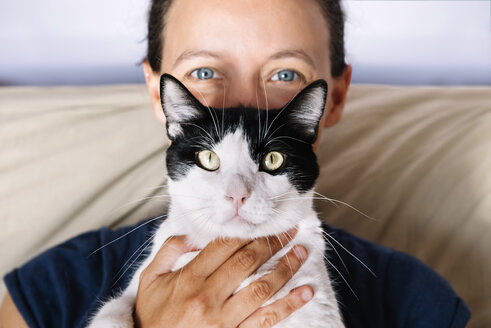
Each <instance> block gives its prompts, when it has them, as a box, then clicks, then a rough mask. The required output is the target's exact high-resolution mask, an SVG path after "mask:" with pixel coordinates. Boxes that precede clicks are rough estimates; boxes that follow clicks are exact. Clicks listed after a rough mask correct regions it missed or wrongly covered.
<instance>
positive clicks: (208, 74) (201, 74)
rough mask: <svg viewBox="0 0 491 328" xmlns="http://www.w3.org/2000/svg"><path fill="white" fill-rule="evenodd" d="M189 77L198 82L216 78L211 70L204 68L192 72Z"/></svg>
mask: <svg viewBox="0 0 491 328" xmlns="http://www.w3.org/2000/svg"><path fill="white" fill-rule="evenodd" d="M191 76H192V77H194V78H197V79H199V80H209V79H213V78H215V77H218V74H217V73H215V72H214V71H213V70H212V69H211V68H207V67H204V68H198V69H195V70H194V71H192V72H191Z"/></svg>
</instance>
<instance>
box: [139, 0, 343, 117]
mask: <svg viewBox="0 0 491 328" xmlns="http://www.w3.org/2000/svg"><path fill="white" fill-rule="evenodd" d="M164 40H165V41H164V49H163V54H162V58H163V61H162V68H161V72H159V73H156V72H152V71H151V69H150V66H149V65H148V63H145V67H144V68H145V73H146V80H147V84H148V86H149V90H150V94H151V97H152V105H153V107H154V111H155V114H156V115H157V117H159V118H160V119H161V120H165V118H164V117H163V112H162V109H161V107H160V106H161V105H160V98H159V78H160V75H161V74H163V73H169V74H172V75H173V76H175V77H176V78H178V79H179V80H180V81H182V82H183V83H184V85H186V86H187V88H188V89H189V90H190V91H191V92H192V93H193V94H194V95H195V96H196V97H197V98H198V99H200V101H201V102H202V103H203V104H205V105H210V106H213V107H218V108H222V107H233V106H238V105H244V106H249V107H256V106H259V107H260V108H280V107H282V106H283V105H285V104H286V103H287V102H288V101H289V100H290V99H291V98H292V97H293V96H295V95H296V94H297V93H298V92H299V91H300V90H301V89H302V88H304V87H305V86H306V85H307V84H309V83H310V82H313V81H314V80H317V79H325V80H326V81H327V82H328V85H329V92H328V101H327V104H326V113H325V115H324V117H323V120H322V121H321V124H322V126H331V125H333V124H335V123H337V121H338V120H339V119H340V117H341V113H342V109H343V106H344V100H345V96H346V91H347V89H348V86H349V81H350V77H351V67H348V68H347V69H346V72H345V73H344V75H343V76H341V77H340V78H337V79H333V77H332V76H331V69H330V68H331V63H330V52H329V42H330V36H329V32H328V27H327V22H326V20H325V18H324V16H323V14H322V11H321V9H320V7H319V6H318V4H317V3H316V1H315V0H234V1H230V0H207V1H196V0H174V1H173V4H172V6H171V8H170V9H169V11H168V14H167V17H166V28H165V31H164Z"/></svg>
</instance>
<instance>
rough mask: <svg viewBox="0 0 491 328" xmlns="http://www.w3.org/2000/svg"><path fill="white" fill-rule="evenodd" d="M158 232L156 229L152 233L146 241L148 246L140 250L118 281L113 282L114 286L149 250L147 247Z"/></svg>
mask: <svg viewBox="0 0 491 328" xmlns="http://www.w3.org/2000/svg"><path fill="white" fill-rule="evenodd" d="M156 233H157V230H156V231H155V233H154V234H153V235H152V237H150V238H148V239H147V241H146V242H145V243H144V244H146V246H145V247H144V248H143V249H142V250H141V251H140V253H138V256H136V257H135V259H134V260H133V262H131V264H130V265H129V266H128V267H127V268H126V269H125V270H124V271H123V272H122V273H121V274H120V275H119V277H118V278H117V279H116V281H115V282H114V283H113V285H112V287H114V286H115V285H116V284H117V283H118V281H119V280H120V279H121V278H123V276H124V274H125V273H126V272H127V271H128V270H129V269H130V268H131V267H132V266H133V264H135V262H136V261H137V260H138V259H139V258H140V256H141V255H142V254H143V253H144V252H145V251H146V250H147V248H148V247H149V246H150V245H152V241H153V237H154V236H155V234H156Z"/></svg>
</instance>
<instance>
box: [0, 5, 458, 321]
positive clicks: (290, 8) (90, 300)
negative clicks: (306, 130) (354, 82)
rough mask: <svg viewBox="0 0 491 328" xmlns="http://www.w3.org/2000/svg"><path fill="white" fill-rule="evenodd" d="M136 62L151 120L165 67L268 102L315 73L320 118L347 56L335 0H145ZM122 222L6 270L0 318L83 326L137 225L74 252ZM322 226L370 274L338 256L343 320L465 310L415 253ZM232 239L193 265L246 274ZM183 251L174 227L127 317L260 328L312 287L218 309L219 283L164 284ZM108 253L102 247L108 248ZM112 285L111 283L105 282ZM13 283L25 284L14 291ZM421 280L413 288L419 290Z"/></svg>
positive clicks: (208, 90)
mask: <svg viewBox="0 0 491 328" xmlns="http://www.w3.org/2000/svg"><path fill="white" fill-rule="evenodd" d="M143 66H144V73H145V77H146V82H147V86H148V90H149V93H150V97H151V103H152V107H153V111H154V113H155V115H156V117H157V118H158V119H160V120H161V121H164V120H165V118H164V116H163V112H162V109H161V104H160V96H159V78H160V75H161V74H163V73H170V74H172V75H174V76H175V77H177V78H178V79H180V80H181V81H182V82H183V83H184V84H185V85H186V86H187V87H188V88H189V89H190V90H193V93H194V94H195V96H196V97H198V98H199V99H200V100H201V101H202V102H203V103H204V104H209V105H211V106H214V107H222V106H224V107H232V106H237V105H246V106H260V107H262V108H278V107H280V106H282V105H284V104H285V103H286V102H288V100H289V99H291V98H292V97H293V96H294V95H295V94H296V93H297V92H298V91H299V90H300V89H302V88H303V87H304V86H305V85H307V84H308V83H309V82H312V81H314V80H316V79H325V80H326V81H327V82H328V85H329V93H328V101H327V104H326V110H325V115H324V117H323V119H322V120H321V123H320V124H321V126H322V127H330V126H333V125H334V124H336V123H337V122H338V121H339V120H340V118H341V114H342V111H343V108H344V102H345V99H346V93H347V90H348V87H349V84H350V78H351V67H350V66H349V65H346V64H345V61H344V43H343V13H342V11H341V8H340V4H339V1H338V0H269V1H264V0H234V1H230V0H207V1H193V0H173V1H163V0H160V1H159V0H154V1H153V2H152V9H151V12H150V18H149V31H148V56H147V59H146V60H145V62H144V64H143ZM320 131H322V130H320ZM126 231H129V229H126V230H120V231H117V232H109V231H107V230H101V231H99V232H94V233H88V234H85V235H82V236H80V237H77V238H76V239H73V240H72V241H69V242H67V243H66V244H65V245H62V246H60V247H58V248H55V249H53V250H51V251H48V252H47V253H45V254H43V255H41V256H40V257H38V258H37V259H34V260H33V261H31V262H30V263H28V264H27V265H26V266H25V267H23V268H21V269H19V270H18V271H14V272H12V273H10V274H9V275H8V276H7V278H6V283H7V286H8V289H9V292H10V294H8V295H7V296H6V299H5V301H4V304H3V305H2V310H1V314H0V322H1V323H3V325H4V326H5V327H22V326H26V323H28V324H29V325H33V326H43V324H44V325H46V326H50V325H51V326H79V325H83V322H84V320H86V319H87V316H88V315H89V314H90V312H91V311H93V310H94V309H95V307H96V306H97V302H98V300H97V297H108V296H109V295H110V294H111V287H112V286H111V284H109V285H108V286H106V285H104V283H103V281H105V280H106V279H105V278H108V279H109V280H110V279H112V278H113V277H114V272H113V271H111V267H112V266H111V263H113V264H114V263H119V260H120V259H121V258H124V254H127V253H129V252H133V251H134V250H135V249H136V248H137V245H138V246H139V245H141V240H140V239H139V238H143V237H142V236H144V234H143V233H142V232H136V233H132V234H129V235H128V236H127V237H125V238H122V239H121V241H120V243H123V244H120V245H123V246H118V248H116V247H113V246H112V245H109V246H108V247H106V248H105V249H104V250H103V252H101V253H102V254H106V255H108V256H102V255H101V256H97V257H96V259H87V258H86V253H85V251H86V250H93V249H95V248H97V247H94V243H95V244H97V243H99V244H102V243H103V242H102V241H103V240H104V239H105V240H108V241H111V240H114V239H115V238H117V237H118V236H121V235H123V233H125V232H126ZM329 232H336V233H337V238H338V240H341V241H342V243H343V245H344V246H345V247H347V248H348V249H350V250H351V252H352V253H355V254H356V255H357V256H358V257H360V258H362V259H364V261H365V262H366V261H368V262H369V265H370V266H371V267H372V268H374V269H375V271H376V274H377V278H374V277H372V276H370V275H368V274H367V272H366V270H365V271H363V269H360V267H359V266H358V267H357V266H356V261H355V260H354V259H353V258H351V257H347V258H345V259H344V262H345V263H346V265H347V268H349V270H348V272H349V273H352V274H353V279H352V284H353V286H354V287H355V288H356V287H358V290H357V292H358V295H356V296H354V295H352V294H350V293H349V292H347V287H346V284H344V283H343V284H339V285H338V288H337V291H338V293H339V295H338V296H339V297H338V298H339V302H340V303H341V304H342V308H341V309H342V311H343V316H344V320H345V322H346V324H347V326H362V327H367V326H374V327H381V326H384V325H387V326H390V327H394V326H398V325H402V324H404V325H405V326H414V325H422V324H425V325H426V326H432V327H438V326H452V327H460V326H463V325H464V324H465V322H466V321H467V319H468V310H467V309H466V307H465V304H464V303H463V302H462V301H461V300H460V299H459V298H458V297H457V296H456V295H455V294H454V293H453V291H452V290H451V289H450V288H449V286H448V285H447V284H446V283H445V282H443V281H442V279H441V278H439V277H438V276H437V275H436V274H435V273H433V272H432V271H431V270H429V269H427V268H426V267H424V266H423V265H422V264H420V263H419V262H417V261H415V260H414V259H412V258H410V257H408V256H406V255H403V254H400V253H397V252H394V251H391V250H388V249H385V248H381V247H377V246H375V245H372V244H369V243H366V242H363V241H360V240H358V239H356V238H355V237H353V236H350V235H349V234H346V233H344V232H342V231H338V230H333V229H331V230H330V231H329ZM267 242H268V241H267V240H266V239H263V240H258V241H256V242H255V243H256V245H258V246H259V247H258V248H257V249H258V253H257V255H258V257H259V258H260V259H261V261H262V262H261V263H264V262H265V261H266V260H267V259H268V258H269V257H270V255H269V249H268V247H267ZM243 243H244V241H242V242H239V241H230V242H229V243H221V242H216V243H212V244H210V245H208V246H207V247H206V248H205V249H204V251H203V253H205V254H206V257H205V259H206V260H204V261H203V262H202V263H201V264H200V263H194V265H193V267H194V270H195V272H196V274H197V275H198V274H199V272H200V269H201V268H202V267H203V266H204V264H205V263H206V262H208V263H209V262H214V263H216V265H218V266H221V267H230V270H229V271H228V272H227V274H224V277H223V279H224V280H225V279H229V280H230V279H232V280H236V281H237V285H238V284H239V283H240V281H242V280H243V279H244V278H245V277H246V276H247V275H245V274H244V271H245V270H243V269H242V270H241V269H238V268H233V267H231V266H230V261H231V259H232V258H233V257H234V256H236V255H237V249H238V248H240V247H239V246H242V245H243ZM231 245H234V247H231ZM111 247H113V248H111ZM119 248H121V249H123V250H124V251H120V250H119ZM74 250H75V251H74ZM187 251H189V249H187V247H186V246H185V243H184V238H182V237H176V238H174V239H172V241H171V242H170V243H167V244H166V245H165V246H163V247H162V249H161V250H160V252H159V254H158V256H157V257H156V259H155V260H154V261H153V263H152V264H151V265H150V266H149V267H148V269H147V270H146V271H145V274H144V275H142V279H141V281H140V286H139V291H138V295H137V299H136V306H135V311H134V318H135V322H136V323H137V326H139V327H154V326H155V327H159V326H165V327H191V326H193V327H208V326H239V327H270V326H272V325H274V324H275V323H277V322H279V321H280V320H282V319H284V318H285V317H287V316H288V315H290V314H291V313H292V312H294V311H295V310H297V309H298V308H300V307H301V306H302V305H303V304H305V303H306V302H308V300H310V299H311V298H312V296H313V290H312V289H311V288H310V287H309V286H301V287H299V288H297V289H296V290H295V292H292V293H290V294H289V295H288V296H286V297H285V298H283V299H282V300H280V301H277V302H276V303H273V304H271V305H269V306H267V307H264V308H260V306H261V304H262V302H263V301H260V300H258V299H257V298H256V297H255V295H253V294H251V295H250V302H247V304H244V305H243V306H241V307H240V308H237V309H236V310H235V311H234V312H231V311H229V312H226V313H225V312H224V311H223V310H222V308H223V304H224V303H225V302H226V300H223V299H214V298H209V297H206V295H212V294H213V291H214V290H219V289H220V286H219V285H214V286H210V285H202V284H199V283H197V282H196V281H193V280H184V281H183V280H181V281H180V283H179V285H178V286H177V287H176V284H175V282H176V280H177V279H178V277H177V276H176V275H173V274H172V273H170V272H169V271H170V268H171V267H172V266H173V262H174V260H175V259H176V258H177V257H178V256H179V255H181V254H182V253H184V252H187ZM82 254H83V255H82ZM130 254H131V253H130ZM110 256H112V257H113V258H109V259H108V257H110ZM332 260H333V262H334V264H340V263H337V262H336V261H337V259H335V258H333V259H332ZM191 263H193V262H191ZM227 264H228V265H227ZM300 265H301V261H293V263H292V266H293V270H294V271H296V270H298V268H299V266H300ZM113 266H114V265H113ZM60 267H61V269H60ZM46 268H49V270H48V269H46ZM102 268H104V270H102ZM106 269H107V270H106ZM50 270H55V271H56V273H55V274H53V273H52V272H51V271H50ZM126 278H128V277H126V276H125V277H124V278H123V279H122V281H125V279H126ZM288 279H289V277H282V276H281V275H277V279H275V281H274V282H273V281H272V282H271V284H272V285H274V288H272V289H271V290H269V291H268V294H269V297H270V296H271V295H272V294H273V293H274V292H275V291H276V290H278V289H279V288H280V287H281V286H282V285H283V284H284V283H285V282H286V281H287V280H288ZM38 280H40V281H38ZM126 281H127V280H126ZM218 281H220V279H218ZM111 282H112V281H111ZM33 286H34V287H33ZM100 286H104V287H100ZM118 287H121V283H120V284H119V285H116V286H115V287H114V288H118ZM23 288H24V289H25V290H27V292H26V291H24V292H22V290H23ZM423 289H426V291H425V292H426V293H425V295H424V296H425V297H426V298H425V299H423V298H421V297H420V295H421V293H422V292H423ZM430 289H431V292H429V291H428V290H430ZM170 294H172V302H170V301H169V300H170V297H171V296H170ZM53 295H54V296H53ZM25 298H27V299H25ZM357 298H358V299H359V301H358V300H357ZM428 303H431V306H429V304H428ZM435 308H437V309H438V311H435V310H434V309H435Z"/></svg>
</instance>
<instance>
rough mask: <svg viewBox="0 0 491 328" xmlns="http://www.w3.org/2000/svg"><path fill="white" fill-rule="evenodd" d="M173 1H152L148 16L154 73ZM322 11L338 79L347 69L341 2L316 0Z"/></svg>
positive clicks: (162, 46) (332, 64)
mask: <svg viewBox="0 0 491 328" xmlns="http://www.w3.org/2000/svg"><path fill="white" fill-rule="evenodd" d="M172 1H173V0H152V4H151V7H150V12H149V15H148V35H147V57H146V59H147V60H148V62H149V64H150V67H151V68H152V70H153V71H154V72H160V69H161V66H162V51H163V49H164V41H165V40H164V35H163V34H164V28H165V19H166V15H167V12H168V11H169V8H170V6H171V4H172ZM316 1H317V3H318V4H319V6H320V7H321V9H322V12H323V14H324V17H325V18H326V21H327V26H328V29H329V35H330V45H329V51H330V54H331V58H330V59H331V75H332V76H333V77H334V78H337V77H339V76H341V74H343V72H344V70H345V68H346V62H345V60H344V57H345V51H344V19H345V15H344V11H343V8H342V6H341V0H316Z"/></svg>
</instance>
